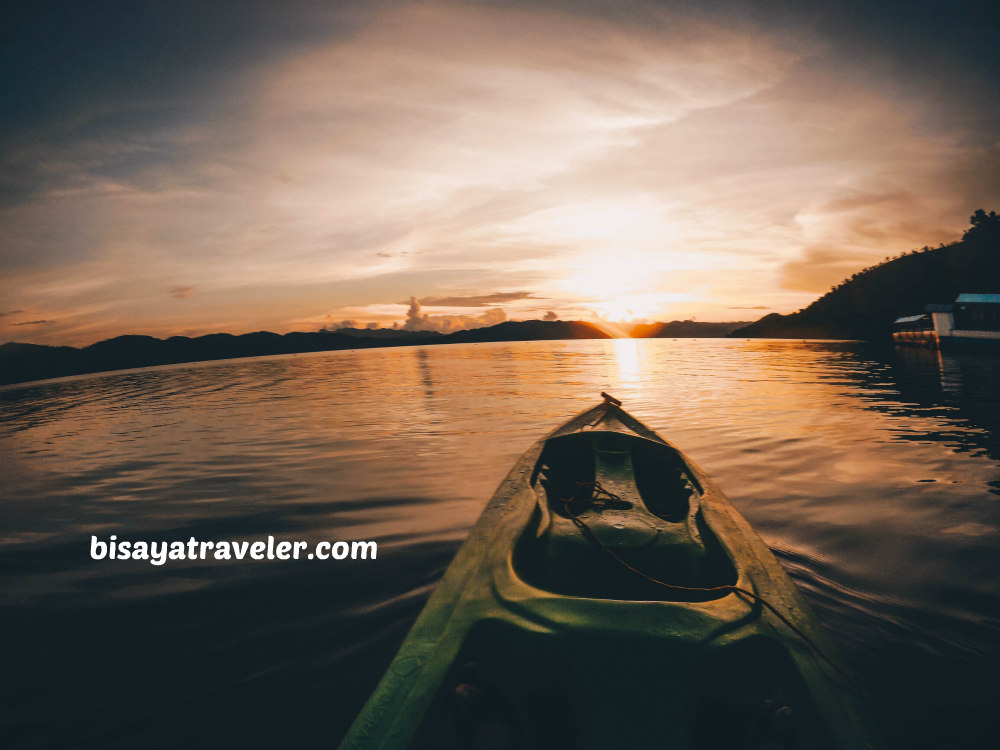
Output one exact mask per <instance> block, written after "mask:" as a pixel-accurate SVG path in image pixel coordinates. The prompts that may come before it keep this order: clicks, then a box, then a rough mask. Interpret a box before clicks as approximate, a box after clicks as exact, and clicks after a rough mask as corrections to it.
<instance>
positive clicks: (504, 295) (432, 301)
mask: <svg viewBox="0 0 1000 750" xmlns="http://www.w3.org/2000/svg"><path fill="white" fill-rule="evenodd" d="M522 299H535V298H534V297H532V295H531V292H494V293H493V294H478V295H475V294H474V295H468V296H465V297H424V298H423V299H421V300H420V304H421V305H423V306H424V307H488V306H490V305H498V304H502V303H504V302H515V301H517V300H522ZM400 304H406V303H403V302H401V303H400Z"/></svg>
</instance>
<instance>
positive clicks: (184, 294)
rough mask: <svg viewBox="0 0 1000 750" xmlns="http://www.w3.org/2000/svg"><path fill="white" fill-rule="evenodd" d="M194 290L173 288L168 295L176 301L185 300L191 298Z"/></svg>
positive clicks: (179, 287)
mask: <svg viewBox="0 0 1000 750" xmlns="http://www.w3.org/2000/svg"><path fill="white" fill-rule="evenodd" d="M194 289H195V288H194V287H193V286H175V287H174V288H173V289H171V290H170V294H171V296H173V297H176V298H177V299H187V298H188V297H190V296H191V293H192V292H193V291H194Z"/></svg>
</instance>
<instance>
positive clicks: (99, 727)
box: [0, 340, 1000, 748]
mask: <svg viewBox="0 0 1000 750" xmlns="http://www.w3.org/2000/svg"><path fill="white" fill-rule="evenodd" d="M998 383H1000V357H989V356H981V355H980V356H971V355H970V356H951V355H938V353H937V352H929V351H917V350H896V351H893V350H879V349H874V348H870V347H866V346H864V345H860V344H851V343H829V342H810V343H799V342H773V341H772V342H767V341H753V342H744V341H729V340H681V341H670V340H644V341H636V340H617V341H578V342H530V343H517V344H480V345H463V346H441V347H427V348H423V347H412V348H411V347H407V348H400V349H376V350H367V351H345V352H328V353H319V354H307V355H296V356H283V357H266V358H257V359H247V360H239V361H227V362H217V363H200V364H194V365H179V366H171V367H163V368H153V369H146V370H138V371H128V372H119V373H111V374H104V375H96V376H84V377H78V378H72V379H64V380H60V381H50V382H45V383H38V384H29V385H23V386H13V387H7V388H4V389H0V471H2V479H0V493H2V500H0V545H2V546H0V560H2V570H3V574H2V576H0V603H2V617H0V673H2V674H3V679H2V680H0V693H2V697H0V745H3V746H17V747H111V748H116V747H183V748H193V747H197V748H202V747H261V748H279V747H282V748H294V747H321V746H333V745H336V743H337V742H338V741H339V740H340V738H341V736H342V735H343V733H344V731H345V730H346V728H347V726H348V725H349V724H350V722H351V720H352V719H353V716H354V714H355V713H356V711H357V710H358V709H359V707H360V706H361V704H362V703H363V702H364V700H365V699H366V697H367V695H368V693H369V692H370V690H371V689H372V688H373V687H374V685H375V683H376V682H377V681H378V678H379V677H380V676H381V673H382V671H383V670H384V669H385V667H386V665H387V664H388V662H389V660H390V659H391V657H392V655H393V653H394V651H395V649H396V648H397V647H398V645H399V643H400V642H401V640H402V638H403V636H404V635H405V633H406V631H407V629H408V628H409V625H410V624H411V623H412V621H413V620H414V619H415V617H416V616H417V614H418V612H419V611H420V608H421V607H422V605H423V603H424V602H425V600H426V598H427V597H428V595H429V593H430V591H431V590H432V588H433V587H434V584H435V583H436V582H437V580H438V579H439V578H440V576H441V574H442V572H443V571H444V569H445V567H446V566H447V564H448V562H449V561H450V559H451V557H452V556H453V554H454V553H455V551H456V550H457V548H458V546H459V545H460V544H461V542H462V540H463V538H464V536H465V534H466V533H467V532H468V529H469V528H470V526H471V525H472V524H473V523H474V521H475V520H476V518H477V516H478V515H479V513H480V511H481V510H482V508H483V506H484V505H485V503H486V501H487V500H488V499H489V497H490V496H491V495H492V492H493V490H494V489H495V487H496V485H497V484H498V483H499V482H500V480H501V479H502V478H503V476H504V475H505V474H506V472H507V470H508V469H509V468H510V466H511V465H512V464H513V462H514V460H515V459H516V458H517V457H518V456H519V455H520V454H521V453H522V452H523V451H524V450H525V449H526V448H527V447H528V446H529V445H530V444H531V443H532V442H534V441H535V440H536V439H537V438H538V437H540V436H541V435H542V434H544V433H545V432H546V431H548V430H550V429H551V428H553V427H554V426H556V425H557V424H559V423H561V422H562V421H564V420H566V419H567V418H569V417H570V416H572V415H573V414H575V413H577V412H578V411H580V410H582V409H584V408H587V407H589V406H592V405H594V404H595V403H597V400H598V394H599V392H600V391H601V390H606V391H609V392H611V393H612V394H614V395H616V396H617V397H618V398H620V399H622V400H623V401H624V405H625V407H626V408H627V409H628V410H629V411H630V412H632V413H633V414H634V415H635V416H637V417H638V418H640V419H641V420H643V421H645V422H646V423H647V424H648V425H650V426H651V427H653V428H654V429H656V430H657V431H659V432H660V434H662V435H663V436H664V437H666V438H668V439H669V440H671V441H672V442H674V443H675V444H676V445H678V446H679V447H680V448H682V449H683V450H684V451H685V452H687V453H688V455H689V456H690V457H691V458H692V459H693V460H694V461H696V462H697V463H698V464H700V465H701V466H702V468H704V469H705V470H707V471H708V472H709V473H710V474H711V475H713V476H714V477H715V479H716V480H717V482H718V483H719V485H720V486H721V487H722V489H723V490H724V491H725V492H726V493H727V494H728V495H729V497H730V498H731V499H732V501H733V502H734V503H735V504H736V506H737V507H738V508H739V509H740V510H741V511H742V512H743V513H744V515H746V517H747V518H748V519H749V520H750V522H751V523H752V524H753V525H754V526H755V527H756V528H757V529H758V531H759V532H760V533H761V534H762V536H763V537H764V539H765V540H766V541H767V542H768V543H769V544H770V545H771V547H772V548H773V549H774V550H775V552H776V553H777V554H778V556H779V559H780V560H781V561H782V563H783V564H784V565H785V566H786V567H787V569H788V570H789V572H790V573H791V574H792V576H793V578H794V579H795V580H796V581H797V583H798V584H799V585H800V586H801V588H802V589H803V590H804V592H805V594H806V596H807V598H808V599H809V600H810V601H811V603H812V604H813V606H814V608H815V609H816V611H817V613H818V615H819V617H820V619H821V620H822V621H823V622H824V623H825V624H826V626H827V627H828V629H829V631H830V634H831V635H832V637H833V639H834V640H835V641H836V642H837V644H838V646H839V648H840V650H841V652H842V655H843V657H844V660H845V661H846V662H847V664H848V666H849V668H850V669H851V670H852V672H853V673H854V674H855V676H856V679H857V680H858V682H860V683H861V684H862V685H863V686H864V688H865V689H866V691H867V692H868V693H869V694H870V696H871V700H870V702H871V704H872V707H873V711H874V713H875V715H876V718H877V720H878V722H879V723H880V725H881V726H882V729H883V732H884V734H885V735H886V738H887V740H888V742H889V744H890V745H892V746H907V747H987V746H995V745H996V743H997V731H996V726H995V721H994V718H993V716H994V710H995V701H996V696H997V695H998V694H1000V692H998V690H1000V684H998V678H997V675H998V674H1000V555H998V553H997V548H998V542H1000V394H998V388H997V384H998ZM92 534H96V535H98V536H99V537H100V538H102V539H107V537H108V536H109V535H111V534H117V535H118V537H119V538H121V539H154V540H175V539H177V540H186V539H188V538H189V537H191V536H195V537H197V538H199V539H204V540H222V539H260V538H265V537H266V536H267V535H269V534H270V535H275V536H277V537H279V538H284V539H301V540H307V541H310V542H318V541H321V540H331V541H336V540H342V539H346V540H352V539H374V540H376V541H377V542H378V544H379V558H378V560H377V561H376V562H374V563H373V562H362V561H356V562H351V561H343V562H333V561H327V562H321V561H307V560H302V561H298V562H239V563H238V562H230V563H226V562H214V561H205V562H179V561H173V562H168V563H167V564H166V565H164V566H162V567H156V566H152V565H150V564H149V563H146V562H142V561H127V562H110V561H107V560H102V561H94V560H91V559H90V554H89V552H90V550H89V544H90V535H92Z"/></svg>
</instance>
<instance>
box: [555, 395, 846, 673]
mask: <svg viewBox="0 0 1000 750" xmlns="http://www.w3.org/2000/svg"><path fill="white" fill-rule="evenodd" d="M601 395H602V396H605V397H606V398H607V394H604V393H602V394H601ZM574 484H575V485H576V487H577V489H576V491H575V492H574V493H573V495H572V496H570V497H569V498H567V499H565V500H563V503H564V504H565V506H566V516H567V517H568V518H569V519H570V520H571V521H572V522H573V523H574V524H575V525H576V526H577V527H578V528H579V529H580V531H582V532H583V533H584V535H585V536H587V537H588V538H589V539H590V540H591V541H593V542H594V543H595V544H596V545H597V546H598V547H600V548H601V549H602V550H604V551H605V552H606V553H607V554H608V555H610V556H611V558H612V559H614V560H615V561H616V562H617V563H619V564H620V565H622V566H623V567H625V568H627V569H628V570H630V571H632V572H633V573H635V574H636V575H638V576H641V577H642V578H644V579H646V580H647V581H649V582H651V583H654V584H656V585H657V586H663V587H665V588H668V589H672V590H674V591H688V592H699V593H706V594H707V593H723V592H728V593H733V594H740V595H742V596H746V597H748V598H750V599H752V600H753V601H755V602H758V603H760V605H761V606H763V607H765V608H767V610H768V611H770V612H771V613H772V614H773V615H774V616H775V617H777V618H778V619H779V620H781V622H783V623H784V624H785V625H786V626H787V627H788V628H789V629H790V630H791V631H792V632H793V633H795V634H796V635H797V636H799V637H800V638H801V639H802V640H803V641H805V642H806V644H807V645H808V646H809V647H810V648H811V649H812V650H813V651H814V652H815V653H816V655H817V656H818V657H819V658H821V659H822V660H823V661H824V662H826V663H827V664H828V665H830V666H831V667H832V668H833V669H834V670H836V671H837V673H838V674H840V675H841V676H842V677H844V678H845V679H846V680H847V681H848V682H850V683H851V685H852V686H853V687H854V689H856V690H858V689H860V688H859V686H858V685H857V684H856V683H855V682H854V679H853V678H852V677H851V676H850V675H849V674H847V673H846V672H845V671H844V670H843V669H841V668H840V667H839V666H838V665H837V664H836V662H834V661H833V660H831V659H830V658H829V657H827V655H826V654H824V653H823V651H822V649H820V647H819V646H817V645H816V643H815V642H814V641H813V640H812V639H811V638H810V637H809V636H808V635H806V634H805V633H803V632H802V631H801V630H800V629H799V628H797V627H795V625H794V624H793V623H792V622H791V621H790V620H789V619H788V618H787V617H785V616H784V615H783V614H781V612H779V611H778V610H777V608H775V607H774V606H773V605H772V604H771V603H770V602H768V601H767V600H766V599H764V597H762V596H760V595H759V594H757V593H755V592H753V591H749V590H748V589H745V588H743V587H742V586H736V585H733V584H726V585H722V586H708V587H702V586H680V585H678V584H675V583H667V582H666V581H661V580H660V579H658V578H654V577H653V576H651V575H649V574H647V573H644V572H643V571H641V570H639V569H638V568H636V567H633V566H632V565H630V564H629V563H628V562H626V561H625V560H623V559H622V558H621V557H619V556H618V555H617V554H615V552H614V551H613V550H612V549H611V548H610V547H608V546H607V545H606V544H604V542H602V541H601V540H600V539H599V538H598V536H597V534H595V533H594V530H593V529H591V528H590V526H588V525H587V523H586V521H584V520H583V519H582V518H580V517H579V516H577V515H575V514H574V513H573V512H572V511H571V510H570V506H571V505H586V506H587V507H590V508H597V509H601V508H620V507H623V506H628V505H629V503H628V502H627V501H625V500H622V498H621V496H619V495H617V494H615V493H614V492H611V491H609V490H607V489H605V488H604V487H602V486H601V483H600V482H598V481H597V480H593V481H589V482H575V483H574ZM580 490H589V491H590V492H591V493H592V495H591V497H589V498H577V493H579V491H580Z"/></svg>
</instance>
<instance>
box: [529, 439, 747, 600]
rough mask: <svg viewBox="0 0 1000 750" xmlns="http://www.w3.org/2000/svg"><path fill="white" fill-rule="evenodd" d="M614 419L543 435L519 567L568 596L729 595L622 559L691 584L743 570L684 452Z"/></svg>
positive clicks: (731, 579)
mask: <svg viewBox="0 0 1000 750" xmlns="http://www.w3.org/2000/svg"><path fill="white" fill-rule="evenodd" d="M602 426H605V425H602ZM607 427H610V428H611V429H589V430H574V431H569V432H566V433H564V434H557V435H555V436H553V437H551V438H549V440H548V441H546V443H545V446H544V448H543V450H542V453H541V456H540V457H539V459H538V462H537V464H536V467H535V471H534V473H533V476H532V480H531V484H532V487H533V489H534V491H535V496H536V499H537V504H536V507H535V510H534V513H533V514H532V517H531V520H530V522H529V523H528V525H527V527H526V528H525V531H524V533H523V534H522V535H521V538H520V540H519V542H518V544H517V545H516V547H515V549H514V558H513V561H514V569H515V572H516V573H517V574H518V575H519V576H520V577H521V578H522V579H523V580H524V581H525V582H527V583H529V584H531V585H532V586H535V587H537V588H540V589H543V590H546V591H551V592H553V593H558V594H562V595H568V596H580V597H587V598H597V599H619V600H641V601H650V600H657V601H707V600H710V599H716V598H719V597H721V596H725V595H726V594H727V593H729V592H728V591H726V590H723V591H712V592H705V591H687V590H682V589H680V588H670V587H665V586H661V585H658V584H655V583H653V582H651V581H649V580H648V579H645V578H643V577H640V576H637V575H636V574H635V572H633V571H630V570H629V569H628V567H627V566H626V565H624V564H622V563H623V562H626V563H628V565H631V566H634V567H636V568H638V569H640V570H642V571H644V572H645V573H647V574H648V575H649V576H650V577H653V578H656V579H658V580H660V581H663V582H665V583H668V584H671V585H672V586H676V587H684V588H688V589H712V588H717V587H720V586H727V585H732V584H735V583H736V579H737V572H736V569H735V568H734V567H733V565H732V563H731V561H730V559H729V557H728V556H727V555H726V553H725V551H724V550H723V548H722V546H721V545H720V544H719V541H718V539H717V538H716V537H715V535H714V533H713V532H712V531H711V529H710V528H709V527H708V525H707V524H706V523H705V521H704V519H703V517H702V513H701V506H700V500H701V496H702V490H701V487H700V486H699V485H698V482H697V480H696V479H695V477H694V474H693V473H692V472H691V471H690V470H689V469H688V467H687V465H686V464H685V463H684V460H683V459H682V458H681V456H680V454H679V453H678V452H677V451H676V450H675V449H674V448H672V447H671V446H669V445H667V444H666V443H664V442H661V441H659V440H653V439H649V438H647V437H643V436H641V435H638V434H635V433H634V432H633V431H631V430H626V429H622V427H624V425H620V423H616V424H613V425H607ZM614 428H618V429H614ZM602 547H603V549H602ZM609 553H610V554H609ZM616 558H618V559H617V560H616Z"/></svg>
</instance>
